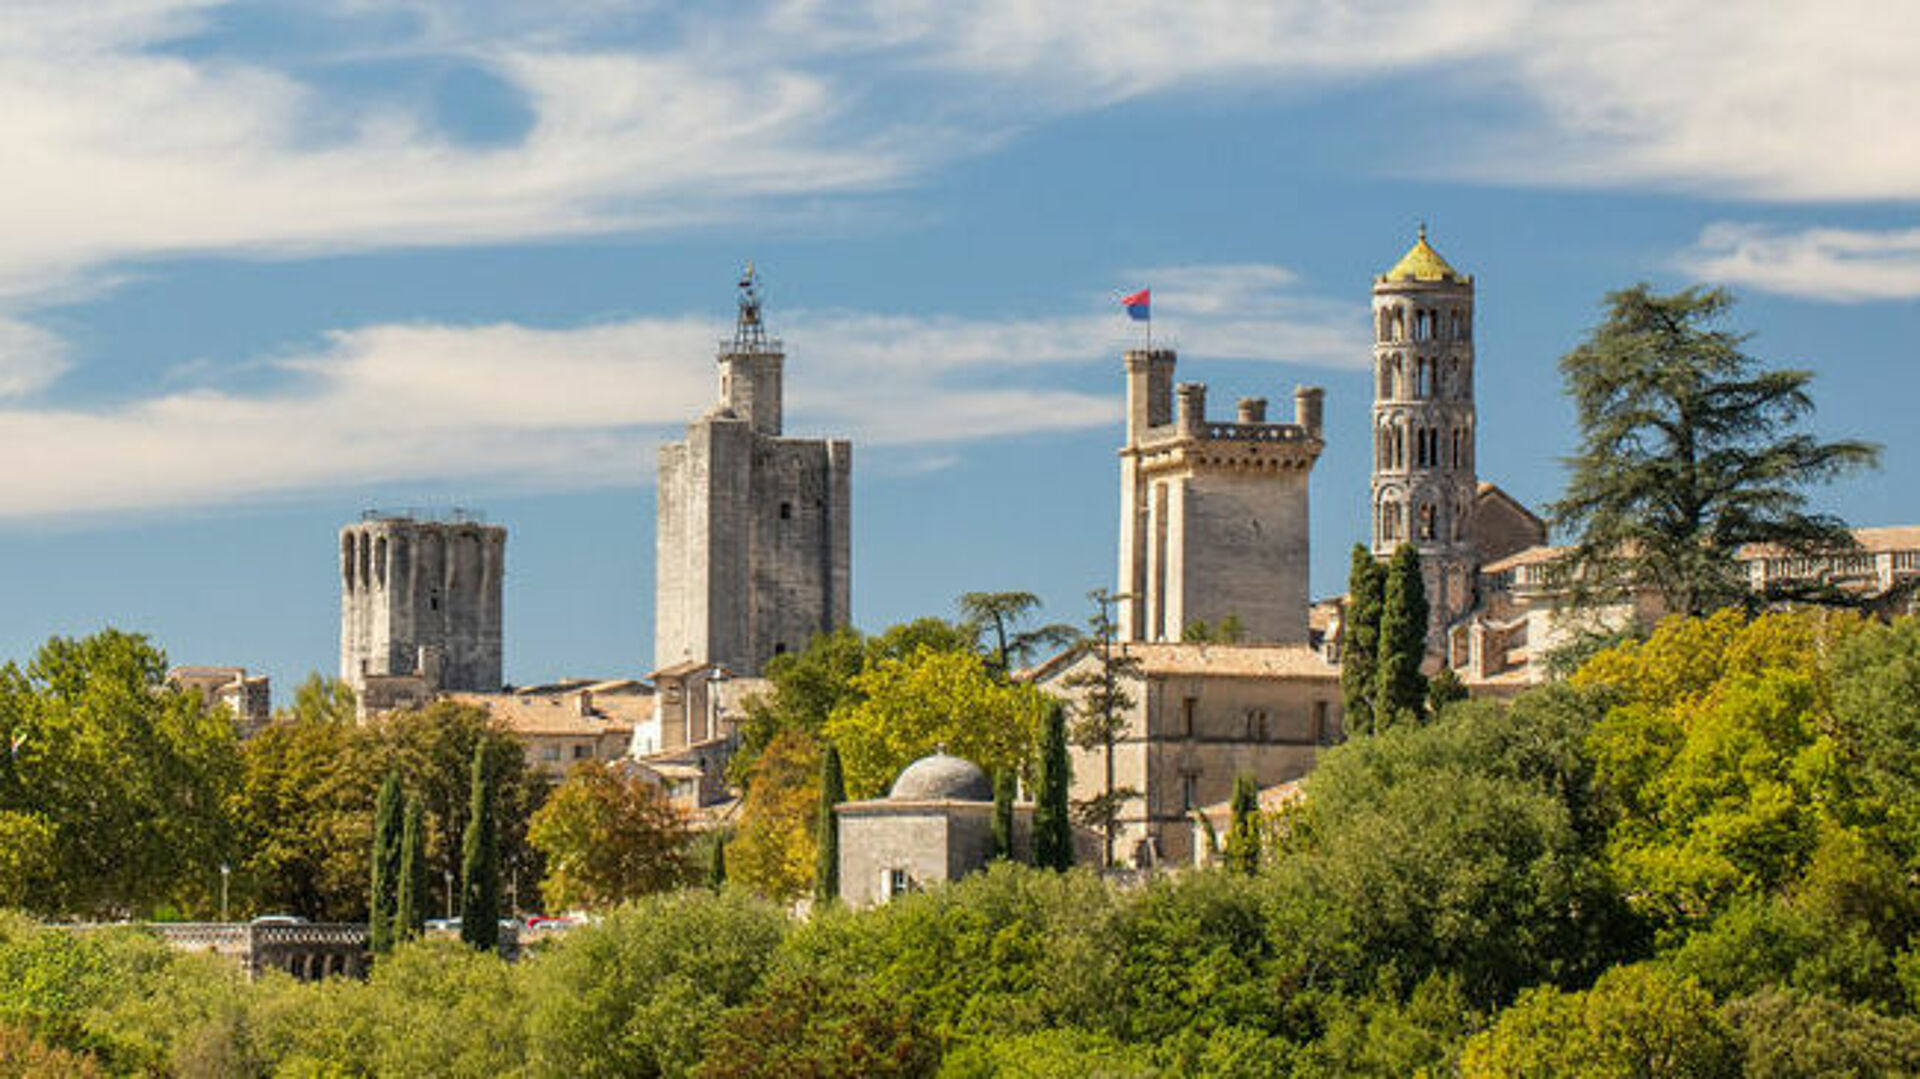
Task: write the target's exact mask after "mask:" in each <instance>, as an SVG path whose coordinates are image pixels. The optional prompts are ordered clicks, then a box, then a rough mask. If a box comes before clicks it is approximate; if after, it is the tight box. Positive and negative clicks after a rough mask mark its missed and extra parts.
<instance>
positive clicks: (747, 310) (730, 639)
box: [653, 265, 853, 676]
mask: <svg viewBox="0 0 1920 1079" xmlns="http://www.w3.org/2000/svg"><path fill="white" fill-rule="evenodd" d="M761 316H762V311H761V298H760V290H759V282H758V279H757V278H756V277H755V276H754V273H753V267H752V266H751V265H749V266H748V267H747V271H746V273H745V274H744V275H743V276H742V277H741V279H740V297H739V317H738V320H737V322H736V323H735V326H734V333H733V337H732V339H731V340H727V341H722V342H721V345H720V354H719V364H720V399H719V401H718V402H716V403H715V404H714V405H713V407H712V408H710V409H708V410H707V411H706V413H705V414H704V415H702V416H701V417H700V418H699V419H697V420H695V421H693V422H692V423H690V424H688V425H687V437H686V438H685V439H684V440H682V441H680V442H675V443H672V444H670V445H667V446H662V447H661V448H660V458H659V512H658V514H657V528H658V543H657V546H656V548H655V582H656V592H655V601H654V645H653V655H654V666H655V668H656V669H658V668H666V667H670V666H675V665H678V664H681V663H686V662H697V663H717V664H720V665H722V666H724V667H726V668H727V669H729V670H730V671H732V672H733V673H734V674H736V675H748V676H751V675H758V674H760V673H761V671H762V670H763V669H764V668H765V666H766V663H767V661H768V660H769V659H772V658H773V657H774V656H776V655H779V654H780V653H782V652H789V651H797V650H799V649H801V648H804V647H806V645H807V642H808V641H809V640H810V639H812V637H813V636H814V635H815V634H817V633H824V632H827V631H829V630H832V629H834V628H835V627H838V626H842V625H845V624H846V623H847V621H848V618H849V617H850V614H851V589H850V584H849V582H850V567H851V549H852V530H851V528H850V521H851V517H850V513H851V505H852V498H851V487H852V469H853V449H852V446H851V444H849V443H848V442H846V441H845V440H837V439H836V440H828V439H800V438H784V437H782V436H781V416H780V407H781V401H780V399H781V374H782V371H781V368H782V367H783V365H784V364H785V361H786V356H785V353H784V352H782V351H781V346H780V342H779V341H778V340H777V339H775V338H772V337H769V336H767V332H766V326H765V323H764V322H763V321H762V317H761Z"/></svg>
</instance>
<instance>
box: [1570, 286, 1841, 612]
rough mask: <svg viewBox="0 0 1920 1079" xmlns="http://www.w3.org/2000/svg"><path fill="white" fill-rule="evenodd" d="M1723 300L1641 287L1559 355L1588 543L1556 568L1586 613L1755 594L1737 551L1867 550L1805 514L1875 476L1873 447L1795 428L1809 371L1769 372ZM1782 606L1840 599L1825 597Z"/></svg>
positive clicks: (1573, 493) (1578, 505)
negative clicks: (1834, 486)
mask: <svg viewBox="0 0 1920 1079" xmlns="http://www.w3.org/2000/svg"><path fill="white" fill-rule="evenodd" d="M1733 302H1734V301H1733V296H1732V294H1730V293H1728V292H1727V291H1725V290H1724V289H1711V290H1702V289H1698V288H1689V289H1685V290H1682V291H1680V292H1676V293H1673V294H1672V295H1667V296H1662V295H1659V294H1657V293H1655V292H1654V291H1653V290H1652V289H1651V288H1650V287H1649V286H1647V285H1644V284H1642V285H1637V286H1635V287H1633V288H1630V289H1627V290H1625V291H1622V292H1615V293H1612V294H1610V295H1608V297H1607V317H1606V320H1605V321H1604V322H1602V323H1601V324H1600V325H1599V326H1596V327H1595V328H1594V329H1593V331H1592V332H1591V333H1590V334H1588V336H1587V339H1586V340H1585V341H1584V342H1582V343H1581V344H1580V346H1579V347H1578V348H1576V349H1574V350H1573V351H1572V352H1569V353H1567V355H1566V356H1564V357H1562V358H1561V360H1560V372H1561V376H1562V377H1563V378H1564V379H1565V380H1566V386H1567V392H1568V394H1569V395H1570V396H1571V397H1572V398H1573V400H1574V406H1575V408H1576V411H1577V414H1578V422H1579V426H1580V450H1579V452H1578V453H1577V454H1575V455H1574V456H1573V457H1571V458H1569V459H1568V464H1569V465H1570V466H1571V470H1572V474H1571V476H1570V477H1569V478H1568V481H1567V490H1566V494H1564V495H1563V496H1562V497H1561V499H1560V501H1558V502H1556V503H1554V504H1553V506H1552V512H1553V519H1554V525H1555V527H1556V528H1557V529H1560V530H1563V531H1565V532H1566V533H1568V534H1571V535H1573V536H1575V537H1577V539H1576V540H1575V542H1574V546H1573V550H1572V551H1571V552H1570V553H1569V554H1568V556H1567V557H1566V558H1565V559H1564V562H1563V564H1562V565H1560V566H1558V567H1556V569H1557V572H1559V573H1561V574H1563V575H1564V579H1565V581H1566V582H1567V585H1568V587H1569V589H1570V590H1571V594H1572V597H1573V600H1574V602H1575V603H1576V604H1579V605H1594V604H1603V603H1607V602H1610V601H1612V600H1613V599H1615V598H1617V597H1619V596H1620V595H1622V594H1623V593H1627V592H1634V591H1641V590H1651V591H1653V592H1657V593H1658V594H1659V595H1660V596H1661V598H1662V600H1663V601H1664V604H1665V607H1666V609H1667V610H1668V611H1671V612H1674V613H1679V614H1687V615H1696V614H1704V613H1706V612H1708V611H1711V610H1713V609H1714V608H1716V607H1720V606H1724V605H1726V604H1730V603H1741V602H1747V601H1748V600H1749V599H1750V594H1749V592H1748V586H1747V583H1746V581H1745V579H1744V573H1743V571H1742V570H1741V569H1740V566H1739V563H1738V562H1737V561H1736V560H1735V557H1734V556H1735V554H1736V552H1738V550H1739V549H1740V547H1742V546H1743V545H1745V544H1751V543H1764V544H1771V545H1775V546H1778V547H1781V548H1784V549H1786V550H1787V551H1790V552H1792V553H1794V554H1805V555H1818V554H1824V553H1829V552H1832V551H1834V550H1844V549H1847V548H1850V547H1852V546H1853V545H1854V540H1853V537H1852V535H1851V534H1850V533H1848V531H1847V530H1846V525H1845V523H1844V522H1842V521H1840V520H1839V519H1838V518H1835V517H1832V516H1829V515H1826V514H1819V513H1809V512H1807V496H1806V494H1805V488H1806V487H1807V486H1808V485H1810V484H1814V483H1820V482H1824V481H1827V480H1830V479H1833V478H1835V477H1837V476H1842V475H1846V474H1848V473H1851V472H1855V471H1858V470H1860V469H1864V468H1869V467H1872V466H1873V465H1874V464H1875V463H1877V462H1878V460H1879V447H1877V446H1874V445H1873V444H1871V443H1866V442H1855V441H1844V442H1820V441H1818V440H1816V439H1815V438H1814V437H1813V436H1812V435H1811V434H1809V433H1807V432H1805V431H1803V430H1797V429H1796V428H1797V427H1798V426H1799V424H1800V423H1801V421H1803V420H1805V419H1806V418H1807V417H1808V416H1809V415H1810V414H1811V413H1812V412H1813V400H1812V398H1811V397H1809V396H1808V394H1807V384H1808V383H1809V382H1810V381H1812V379H1813V375H1812V373H1811V372H1809V371H1794V370H1778V371H1776V370H1767V369H1765V368H1762V367H1761V366H1760V365H1759V362H1758V361H1757V360H1755V359H1754V358H1753V357H1752V356H1748V355H1746V354H1745V353H1744V352H1742V351H1741V346H1742V345H1743V344H1745V342H1746V335H1744V334H1739V333H1733V332H1729V331H1726V330H1723V329H1718V328H1716V327H1715V323H1716V322H1718V321H1719V319H1720V318H1721V316H1723V315H1725V314H1726V312H1727V311H1728V310H1730V309H1731V308H1732V306H1733ZM1780 598H1807V599H1824V600H1832V599H1836V598H1838V597H1836V596H1835V595H1833V594H1832V593H1831V592H1830V591H1828V590H1824V589H1821V588H1819V587H1818V586H1815V587H1814V588H1813V589H1809V590H1806V592H1805V594H1803V595H1800V596H1795V595H1792V594H1786V595H1783V596H1781V597H1780Z"/></svg>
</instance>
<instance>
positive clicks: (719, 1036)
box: [695, 975, 940, 1079]
mask: <svg viewBox="0 0 1920 1079" xmlns="http://www.w3.org/2000/svg"><path fill="white" fill-rule="evenodd" d="M939 1060H940V1043H939V1042H938V1041H937V1040H936V1039H935V1038H934V1037H933V1036H932V1034H931V1033H930V1032H929V1031H928V1030H927V1029H926V1027H925V1024H924V1023H922V1022H921V1021H920V1020H919V1019H918V1018H917V1017H916V1016H915V1015H914V1014H913V1011H912V1009H911V1008H910V1007H908V1006H907V1005H906V1003H905V1002H903V1001H901V1000H900V999H898V998H897V997H894V996H891V995H889V994H887V993H885V992H883V991H881V990H879V989H876V988H874V987H872V986H867V985H861V984H859V983H857V982H856V983H829V982H824V981H821V980H819V979H814V978H809V977H806V976H805V975H800V976H786V975H775V976H773V977H771V978H769V979H768V981H767V983H766V984H764V985H762V986H761V987H760V989H759V991H758V992H756V993H755V994H754V996H753V997H752V999H750V1000H749V1001H748V1002H747V1004H746V1005H744V1006H743V1007H741V1008H739V1009H738V1010H736V1011H733V1012H730V1013H728V1014H727V1016H726V1017H725V1018H724V1019H723V1020H722V1021H721V1023H720V1024H719V1027H718V1029H716V1030H715V1031H714V1032H713V1034H712V1037H711V1038H710V1039H709V1040H708V1042H707V1046H706V1053H705V1059H704V1060H703V1061H702V1062H701V1065H700V1070H699V1071H698V1072H696V1073H695V1075H697V1076H699V1077H700V1079H788V1077H791V1076H802V1075H815V1076H833V1075H845V1076H861V1077H863V1079H864V1077H867V1076H872V1077H874V1079H888V1077H900V1079H917V1077H920V1076H928V1075H932V1074H933V1071H934V1068H935V1066H936V1065H937V1064H938V1063H939Z"/></svg>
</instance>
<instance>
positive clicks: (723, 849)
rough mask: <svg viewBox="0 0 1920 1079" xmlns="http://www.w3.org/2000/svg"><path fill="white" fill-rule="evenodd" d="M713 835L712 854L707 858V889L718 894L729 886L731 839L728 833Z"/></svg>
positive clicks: (715, 833)
mask: <svg viewBox="0 0 1920 1079" xmlns="http://www.w3.org/2000/svg"><path fill="white" fill-rule="evenodd" d="M712 834H713V843H712V845H711V848H710V849H711V851H712V853H711V854H710V855H708V858H707V887H709V888H712V889H713V890H714V891H716V892H717V891H719V890H720V889H722V888H724V887H726V884H727V839H728V838H729V837H728V834H727V833H726V832H714V833H712Z"/></svg>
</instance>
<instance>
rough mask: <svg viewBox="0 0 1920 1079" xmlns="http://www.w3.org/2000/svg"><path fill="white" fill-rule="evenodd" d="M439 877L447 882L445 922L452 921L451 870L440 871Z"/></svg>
mask: <svg viewBox="0 0 1920 1079" xmlns="http://www.w3.org/2000/svg"><path fill="white" fill-rule="evenodd" d="M440 876H441V877H442V878H444V879H445V880H446V882H447V921H453V870H451V869H442V870H441V871H440Z"/></svg>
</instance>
